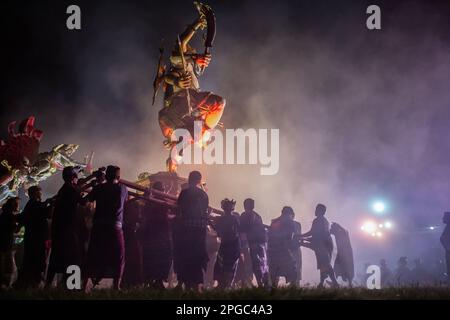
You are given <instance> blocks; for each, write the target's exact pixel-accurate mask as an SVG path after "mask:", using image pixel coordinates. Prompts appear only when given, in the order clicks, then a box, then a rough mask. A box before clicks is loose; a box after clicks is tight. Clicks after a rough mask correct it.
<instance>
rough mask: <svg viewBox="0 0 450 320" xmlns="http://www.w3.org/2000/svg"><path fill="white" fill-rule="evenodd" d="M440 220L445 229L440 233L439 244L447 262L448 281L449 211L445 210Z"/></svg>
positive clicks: (449, 248)
mask: <svg viewBox="0 0 450 320" xmlns="http://www.w3.org/2000/svg"><path fill="white" fill-rule="evenodd" d="M442 222H443V223H444V224H445V229H444V231H443V232H442V235H441V239H440V240H441V244H442V246H443V247H444V250H445V261H446V263H447V281H448V282H449V283H450V212H445V213H444V217H443V218H442Z"/></svg>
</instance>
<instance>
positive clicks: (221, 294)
mask: <svg viewBox="0 0 450 320" xmlns="http://www.w3.org/2000/svg"><path fill="white" fill-rule="evenodd" d="M0 299H1V300H16V299H18V300H30V299H32V300H73V299H75V300H78V299H79V300H86V299H87V300H99V299H100V300H105V299H119V300H127V299H139V300H142V299H144V300H178V299H187V300H197V299H198V300H249V299H255V300H353V299H357V300H418V299H419V300H422V299H424V300H435V299H439V300H450V287H427V288H413V287H409V288H388V289H381V290H368V289H363V288H352V289H350V288H340V289H316V288H278V289H270V290H265V289H258V288H255V289H241V290H232V291H223V290H222V291H220V290H210V291H205V292H204V293H202V294H198V293H195V292H187V291H182V290H175V289H172V290H152V289H138V288H137V289H129V290H122V291H120V292H117V291H113V290H110V289H101V290H93V291H92V292H91V293H89V294H85V293H84V292H80V291H78V292H77V291H67V290H58V289H51V290H38V289H36V290H9V291H1V292H0Z"/></svg>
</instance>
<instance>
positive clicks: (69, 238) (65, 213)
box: [47, 167, 85, 286]
mask: <svg viewBox="0 0 450 320" xmlns="http://www.w3.org/2000/svg"><path fill="white" fill-rule="evenodd" d="M62 176H63V180H64V185H63V186H62V187H61V189H59V191H58V194H57V195H56V200H55V209H54V212H53V217H52V225H51V241H52V242H51V243H52V248H51V254H50V261H49V266H48V270H47V286H50V285H51V283H52V281H53V278H54V276H55V274H57V273H62V274H63V275H64V276H63V283H65V279H66V278H67V274H66V271H67V267H68V266H70V265H77V266H80V267H82V265H83V262H84V244H83V238H82V234H81V231H80V230H82V228H84V219H83V217H81V216H80V215H79V211H78V205H79V204H84V203H85V199H83V197H82V194H81V190H80V188H79V187H78V186H77V183H78V174H77V172H76V171H75V169H74V168H73V167H66V168H64V170H63V173H62Z"/></svg>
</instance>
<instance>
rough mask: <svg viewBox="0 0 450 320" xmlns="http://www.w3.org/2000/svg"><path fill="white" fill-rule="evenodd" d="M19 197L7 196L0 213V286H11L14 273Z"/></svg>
mask: <svg viewBox="0 0 450 320" xmlns="http://www.w3.org/2000/svg"><path fill="white" fill-rule="evenodd" d="M18 211H19V198H17V197H15V198H9V199H8V200H7V201H6V202H5V203H4V204H3V206H2V213H1V214H0V287H3V286H5V287H6V288H9V287H11V285H12V282H13V277H14V274H15V273H16V270H17V268H16V261H15V258H14V234H15V233H17V232H18V231H19V230H18V227H19V216H18V214H17V213H18Z"/></svg>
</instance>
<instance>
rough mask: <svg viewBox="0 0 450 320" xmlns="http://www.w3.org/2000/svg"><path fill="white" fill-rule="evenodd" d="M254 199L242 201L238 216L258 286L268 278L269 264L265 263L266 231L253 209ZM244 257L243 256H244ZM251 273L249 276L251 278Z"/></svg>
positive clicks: (263, 284)
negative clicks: (242, 205)
mask: <svg viewBox="0 0 450 320" xmlns="http://www.w3.org/2000/svg"><path fill="white" fill-rule="evenodd" d="M254 208H255V201H254V200H253V199H246V200H245V201H244V210H245V211H244V212H243V213H242V214H241V217H240V224H241V233H242V237H243V240H244V241H246V242H247V244H248V248H249V252H250V261H244V262H245V263H251V270H252V273H253V274H254V275H255V278H256V282H257V283H258V286H259V287H261V286H265V285H267V284H268V280H269V266H268V263H267V231H266V228H265V226H264V224H263V221H262V218H261V216H260V215H259V214H258V213H256V212H255V211H254ZM244 258H245V256H244ZM253 274H251V278H253Z"/></svg>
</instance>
